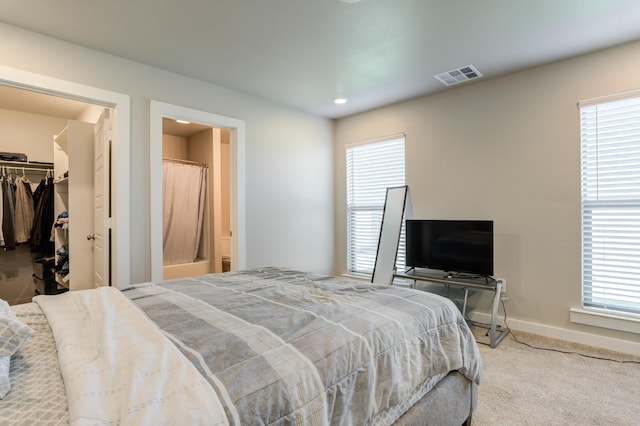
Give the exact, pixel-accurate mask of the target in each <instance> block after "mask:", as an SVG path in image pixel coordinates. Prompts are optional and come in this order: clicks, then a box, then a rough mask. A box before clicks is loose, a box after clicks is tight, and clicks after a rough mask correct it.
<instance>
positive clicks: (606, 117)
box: [580, 95, 640, 315]
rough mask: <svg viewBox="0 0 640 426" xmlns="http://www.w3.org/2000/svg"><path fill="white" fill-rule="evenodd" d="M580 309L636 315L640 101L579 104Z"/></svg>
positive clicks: (639, 305)
mask: <svg viewBox="0 0 640 426" xmlns="http://www.w3.org/2000/svg"><path fill="white" fill-rule="evenodd" d="M580 121H581V153H582V291H583V306H584V307H591V308H600V309H605V310H611V311H616V312H621V313H631V314H636V315H640V96H637V95H636V96H635V97H631V98H626V99H619V98H618V99H615V100H612V99H608V100H602V101H599V102H595V103H590V104H587V105H585V104H581V105H580Z"/></svg>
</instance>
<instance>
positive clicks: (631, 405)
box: [472, 329, 640, 426]
mask: <svg viewBox="0 0 640 426" xmlns="http://www.w3.org/2000/svg"><path fill="white" fill-rule="evenodd" d="M474 332H477V333H482V329H475V330H474ZM479 336H480V337H479V339H483V340H486V339H485V338H484V335H481V334H479ZM515 336H516V338H517V339H518V340H519V341H522V342H526V343H529V344H532V345H534V346H542V347H546V348H555V349H560V350H564V351H577V352H581V353H585V354H589V355H594V356H599V357H607V358H615V359H619V360H635V361H640V357H633V356H629V355H624V354H620V353H616V352H610V351H605V350H599V349H596V348H591V347H588V346H582V345H576V344H571V343H568V342H563V341H558V340H553V339H547V338H544V337H540V336H536V335H532V334H528V333H523V332H518V331H516V332H515ZM479 347H480V353H481V355H482V361H483V364H484V376H483V381H482V384H481V385H480V393H479V400H478V408H477V410H476V412H475V413H474V415H473V423H472V424H473V426H489V425H490V426H496V425H634V426H637V425H640V364H632V363H626V364H621V363H617V362H612V361H604V360H598V359H592V358H585V357H581V356H579V355H571V354H563V353H558V352H549V351H541V350H536V349H531V348H529V347H526V346H524V345H521V344H518V343H517V342H516V341H515V340H514V339H513V336H510V335H508V336H507V337H506V338H505V339H504V340H503V341H502V342H501V343H500V345H498V347H497V348H495V349H492V348H490V347H489V346H485V345H479Z"/></svg>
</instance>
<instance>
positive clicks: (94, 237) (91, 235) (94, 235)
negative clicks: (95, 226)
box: [87, 234, 96, 240]
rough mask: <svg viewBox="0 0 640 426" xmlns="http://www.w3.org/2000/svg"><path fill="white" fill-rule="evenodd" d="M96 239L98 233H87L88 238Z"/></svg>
mask: <svg viewBox="0 0 640 426" xmlns="http://www.w3.org/2000/svg"><path fill="white" fill-rule="evenodd" d="M95 239H96V234H89V235H87V240H95Z"/></svg>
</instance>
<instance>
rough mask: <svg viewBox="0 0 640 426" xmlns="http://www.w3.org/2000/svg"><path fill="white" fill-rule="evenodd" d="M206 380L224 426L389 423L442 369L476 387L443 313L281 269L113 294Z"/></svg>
mask: <svg viewBox="0 0 640 426" xmlns="http://www.w3.org/2000/svg"><path fill="white" fill-rule="evenodd" d="M124 294H125V295H126V296H128V297H129V298H130V299H131V300H132V301H133V302H134V303H135V304H136V305H137V306H138V307H140V308H141V309H142V310H143V311H144V312H145V313H146V314H147V315H148V316H149V317H150V318H151V319H152V320H153V321H154V322H155V323H156V324H157V325H158V326H159V327H160V328H161V330H162V331H163V332H164V333H166V335H167V336H169V338H170V339H171V340H173V342H174V343H176V345H177V346H178V347H179V348H180V350H181V351H182V352H183V353H184V354H185V355H186V357H187V358H189V359H190V360H191V361H192V362H193V363H194V364H195V365H196V367H197V368H198V370H199V371H200V373H201V374H203V375H204V376H205V377H206V378H207V379H208V380H209V382H210V384H211V385H212V387H213V388H214V390H215V391H216V393H217V395H218V397H219V399H220V401H222V403H223V405H224V408H225V413H226V415H227V417H228V419H229V422H230V423H231V424H234V423H235V424H242V425H250V424H274V425H284V424H287V425H288V424H296V425H313V424H318V425H322V424H331V425H341V424H354V425H357V424H392V423H393V422H394V421H395V420H397V419H398V418H399V417H400V416H401V415H402V413H403V412H404V411H406V410H407V409H408V408H409V407H410V406H411V405H412V404H414V403H415V402H416V401H417V400H419V399H420V398H421V397H422V396H424V395H425V394H426V393H427V392H428V391H429V390H430V389H431V388H432V387H433V386H435V384H436V383H437V382H438V381H439V380H440V378H442V377H444V375H446V374H447V373H448V372H449V371H452V370H458V371H460V372H461V373H462V374H464V375H465V376H467V377H468V378H469V379H471V380H473V381H475V382H476V383H479V381H480V376H481V369H482V365H481V360H480V356H479V353H478V350H477V346H476V343H475V340H474V338H473V336H472V335H471V332H470V331H469V329H468V327H467V325H466V323H465V322H464V320H463V318H462V316H461V314H460V313H459V311H458V309H457V308H456V307H455V305H454V304H453V303H452V302H450V301H449V300H446V299H444V298H441V297H439V296H436V295H432V294H429V293H426V292H421V291H418V290H411V289H403V288H397V287H389V286H376V285H372V284H368V283H362V282H361V281H355V280H348V279H343V278H335V277H326V276H319V275H313V274H309V273H303V272H296V271H291V270H286V269H281V268H265V269H255V270H249V271H240V272H231V273H225V274H211V275H203V276H198V277H193V278H189V279H179V280H172V281H166V282H163V283H158V284H143V285H137V286H133V287H131V288H129V289H127V290H125V291H124Z"/></svg>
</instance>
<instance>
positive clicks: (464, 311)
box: [462, 288, 469, 319]
mask: <svg viewBox="0 0 640 426" xmlns="http://www.w3.org/2000/svg"><path fill="white" fill-rule="evenodd" d="M468 297H469V289H468V288H465V289H464V302H462V318H465V319H466V318H467V298H468Z"/></svg>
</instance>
